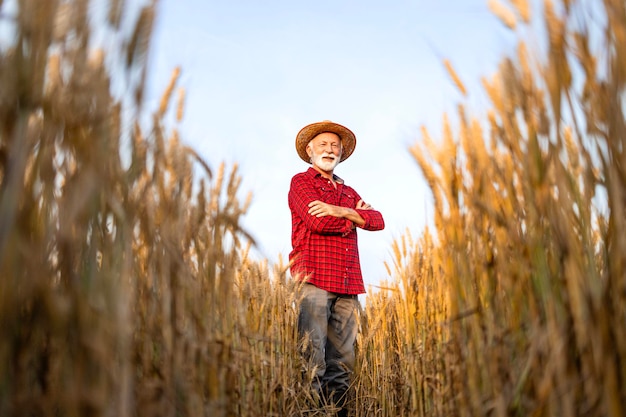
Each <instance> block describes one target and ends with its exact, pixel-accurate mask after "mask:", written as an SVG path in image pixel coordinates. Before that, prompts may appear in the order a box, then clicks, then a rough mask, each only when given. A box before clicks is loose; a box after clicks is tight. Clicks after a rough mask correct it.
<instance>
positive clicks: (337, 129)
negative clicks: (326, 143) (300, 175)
mask: <svg viewBox="0 0 626 417" xmlns="http://www.w3.org/2000/svg"><path fill="white" fill-rule="evenodd" d="M324 132H331V133H334V134H336V135H337V136H339V139H341V145H342V148H343V153H342V154H341V159H340V160H339V162H343V161H345V160H346V159H348V157H349V156H350V155H352V152H354V147H355V146H356V136H354V133H352V131H351V130H350V129H348V128H347V127H345V126H342V125H340V124H338V123H333V122H331V121H330V120H324V121H322V122H317V123H311V124H310V125H307V126H304V127H303V128H302V129H300V131H299V132H298V135H297V136H296V150H297V151H298V155H300V158H302V160H303V161H304V162H306V163H310V162H311V158H310V157H309V155H308V154H307V153H306V145H308V144H309V142H310V141H311V139H313V138H314V137H315V136H317V135H319V134H320V133H324Z"/></svg>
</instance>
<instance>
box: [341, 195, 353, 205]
mask: <svg viewBox="0 0 626 417" xmlns="http://www.w3.org/2000/svg"><path fill="white" fill-rule="evenodd" d="M341 205H342V206H343V207H350V208H355V207H356V195H355V194H354V193H351V192H347V193H343V195H342V196H341Z"/></svg>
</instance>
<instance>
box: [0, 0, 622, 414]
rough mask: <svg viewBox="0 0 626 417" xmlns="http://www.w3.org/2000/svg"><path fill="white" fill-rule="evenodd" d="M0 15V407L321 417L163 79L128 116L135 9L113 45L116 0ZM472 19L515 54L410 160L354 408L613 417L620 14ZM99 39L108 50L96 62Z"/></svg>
mask: <svg viewBox="0 0 626 417" xmlns="http://www.w3.org/2000/svg"><path fill="white" fill-rule="evenodd" d="M16 3H17V6H18V7H17V13H16V14H15V15H12V14H11V15H9V14H7V13H5V9H6V7H5V6H6V4H3V2H2V1H0V12H2V13H1V15H0V25H6V26H7V28H9V29H10V31H11V33H12V34H13V40H12V44H11V45H10V46H9V47H6V48H4V49H0V54H1V56H0V92H1V94H0V187H1V193H0V415H2V416H76V417H78V416H326V415H328V416H330V415H333V414H332V413H333V409H332V405H330V404H328V405H325V404H322V405H321V406H315V404H316V400H317V399H316V398H313V397H312V396H311V394H309V393H308V390H307V389H306V387H307V386H308V383H309V381H310V378H311V377H312V375H309V374H307V373H306V372H302V370H303V369H306V368H305V365H306V364H304V363H303V362H302V357H301V355H300V350H301V349H302V348H303V346H302V345H301V344H300V342H299V341H298V339H297V332H296V329H295V323H296V318H297V306H298V299H297V298H296V296H295V294H296V293H297V286H298V284H297V283H296V282H295V281H294V280H293V279H292V277H291V276H290V275H289V270H288V264H287V263H286V262H284V261H283V260H282V259H267V260H264V261H260V262H259V261H256V260H253V259H252V258H251V257H250V256H249V253H250V250H251V248H252V247H253V246H254V245H255V242H254V240H253V239H252V238H251V236H250V235H249V234H248V233H247V231H246V230H245V229H244V228H243V227H242V226H241V219H242V218H243V216H245V215H246V213H247V212H248V210H249V209H250V207H251V206H253V202H252V198H251V197H250V196H249V197H248V198H246V199H245V200H243V201H241V200H240V199H239V198H238V195H239V194H238V192H239V186H240V183H241V177H240V176H239V174H238V170H237V166H231V167H227V166H224V165H222V166H218V167H211V166H209V165H208V164H207V163H206V162H205V161H204V160H203V158H202V156H201V155H199V154H198V153H197V152H196V151H195V150H194V149H192V148H190V147H188V146H186V145H185V144H184V141H183V140H182V138H180V137H179V133H178V128H179V126H180V124H181V123H183V122H184V110H185V91H184V89H182V88H181V87H179V85H178V77H179V75H180V69H175V70H174V71H173V73H172V79H171V82H170V84H169V85H167V86H163V87H164V88H163V91H164V92H163V95H162V99H161V101H160V103H159V105H158V108H156V109H149V108H146V106H145V103H144V96H145V89H146V86H145V83H146V77H147V74H148V73H149V71H150V68H148V60H147V55H148V52H149V49H150V40H151V34H152V25H153V22H154V19H155V13H156V6H155V3H150V4H148V5H146V6H144V7H143V8H142V9H141V10H140V11H139V12H138V13H137V14H136V15H133V16H132V19H131V21H132V22H133V25H132V29H133V30H130V31H127V30H122V26H123V23H122V22H123V17H124V16H126V17H128V13H129V11H128V5H126V3H125V2H123V1H121V0H110V1H108V2H106V3H105V4H106V5H107V8H106V13H104V15H103V16H99V18H100V19H99V20H98V19H95V20H94V18H93V16H90V7H89V2H88V1H86V0H65V1H61V0H48V1H45V2H42V1H36V0H18V1H17V2H16ZM489 5H490V7H491V9H492V11H493V13H494V14H496V15H497V16H498V17H500V18H501V20H502V22H503V24H505V25H507V26H508V27H509V28H510V30H511V31H513V32H515V33H519V38H520V39H519V43H518V46H517V49H516V51H515V53H514V54H512V56H509V57H503V59H502V61H501V64H500V67H499V70H498V71H497V72H496V73H495V74H488V75H485V78H484V79H483V89H484V92H485V93H486V95H487V96H488V98H489V101H490V106H489V109H488V110H487V111H486V112H485V113H484V114H482V115H472V114H471V111H470V109H468V108H466V107H465V106H464V105H463V104H462V103H459V105H458V111H457V113H456V114H454V115H442V126H443V134H442V137H436V138H434V137H432V136H431V134H430V132H429V131H428V130H427V129H426V128H423V129H422V131H421V137H420V139H419V140H418V141H416V143H415V144H414V145H413V146H412V147H411V149H409V150H408V152H410V153H411V154H412V155H413V156H414V158H415V161H416V163H417V164H418V166H419V168H420V170H421V172H422V173H423V176H424V178H425V179H426V181H427V182H428V184H429V187H430V190H431V192H432V195H433V197H434V202H435V219H434V228H433V229H432V230H430V229H426V230H424V231H423V232H420V235H419V236H414V234H415V233H413V234H412V233H411V231H407V232H406V234H405V235H403V236H402V237H401V238H399V239H398V240H397V241H396V242H394V244H393V246H392V248H391V252H392V253H393V256H392V259H391V260H390V261H388V263H387V269H388V272H389V278H388V281H387V282H385V283H384V284H383V285H382V288H381V289H380V290H379V291H376V292H374V293H372V294H369V295H368V297H367V299H366V302H365V303H364V305H363V306H362V310H361V311H360V320H361V323H360V333H359V337H358V340H357V372H356V375H355V380H354V386H353V392H352V393H351V394H352V395H351V398H350V403H351V405H352V408H353V411H352V414H351V415H352V416H354V417H366V416H367V417H370V416H376V417H388V416H530V415H532V416H611V417H618V416H623V415H626V405H625V404H626V326H624V323H625V321H626V234H624V232H623V231H624V230H626V224H625V222H626V119H625V117H624V104H625V103H626V89H625V87H626V3H625V2H624V1H623V0H598V1H596V2H595V3H594V7H589V3H588V2H584V1H575V0H562V1H556V0H555V1H551V0H545V1H544V2H543V8H542V10H541V11H540V13H537V12H538V11H537V10H532V9H531V6H530V4H529V2H528V1H526V0H509V1H507V2H504V0H502V1H501V2H499V1H497V0H492V1H490V2H489ZM533 22H540V23H541V24H542V25H543V27H545V35H546V39H545V40H544V42H545V45H546V48H545V51H542V50H537V49H534V48H533V47H531V46H529V45H528V44H527V43H526V42H525V40H524V38H523V36H522V35H523V31H521V30H520V28H525V27H528V26H529V25H531V24H532V23H533ZM103 31H104V32H105V33H107V35H108V36H110V37H111V38H112V39H115V40H116V42H114V44H115V45H119V48H117V49H115V48H114V49H112V50H102V49H98V48H93V47H92V43H91V42H90V41H91V39H92V38H93V37H94V36H95V33H96V32H97V33H102V32H103ZM126 33H128V34H126ZM443 64H444V67H445V68H446V69H447V71H448V72H449V75H450V80H451V83H453V84H454V85H456V86H457V87H458V88H459V90H460V91H461V93H463V94H466V93H467V88H466V86H465V85H464V83H463V72H462V69H461V70H459V69H456V68H453V67H452V65H451V64H450V62H448V61H445V62H444V63H443ZM112 74H118V75H117V76H116V77H114V76H113V75H112ZM119 74H123V76H121V77H120V76H119ZM120 85H121V87H120ZM120 91H126V92H127V93H120ZM620 231H621V232H620Z"/></svg>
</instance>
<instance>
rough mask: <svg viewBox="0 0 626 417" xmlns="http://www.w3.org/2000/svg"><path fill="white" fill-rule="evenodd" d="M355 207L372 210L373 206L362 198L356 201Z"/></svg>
mask: <svg viewBox="0 0 626 417" xmlns="http://www.w3.org/2000/svg"><path fill="white" fill-rule="evenodd" d="M356 208H357V210H374V207H372V206H370V205H369V204H367V203H366V202H365V201H363V200H359V202H358V203H356Z"/></svg>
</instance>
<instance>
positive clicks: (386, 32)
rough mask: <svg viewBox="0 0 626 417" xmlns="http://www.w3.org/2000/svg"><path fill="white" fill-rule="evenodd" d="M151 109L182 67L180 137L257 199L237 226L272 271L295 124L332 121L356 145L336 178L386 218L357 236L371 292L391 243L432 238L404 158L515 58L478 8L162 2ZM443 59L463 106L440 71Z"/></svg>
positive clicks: (498, 27) (394, 0)
mask: <svg viewBox="0 0 626 417" xmlns="http://www.w3.org/2000/svg"><path fill="white" fill-rule="evenodd" d="M158 7H159V9H158V14H157V22H156V25H155V31H154V35H153V38H152V46H151V48H152V49H151V56H150V62H151V63H150V72H149V74H150V78H149V85H150V89H151V90H152V91H153V92H154V93H153V96H152V97H151V100H152V101H153V103H152V104H151V103H148V105H149V106H152V107H153V108H156V107H157V104H156V103H157V102H158V97H160V94H161V92H162V91H163V90H164V89H165V87H166V86H167V84H168V82H169V79H170V76H171V73H172V71H173V70H174V68H176V67H180V68H181V77H180V81H179V86H180V87H183V88H185V90H186V94H187V96H186V104H185V118H184V120H183V122H182V124H181V125H180V126H178V129H179V131H180V133H181V139H182V141H183V142H184V143H185V144H187V145H189V146H191V147H193V148H194V149H195V150H196V151H197V152H198V153H199V154H200V155H201V156H202V157H203V158H204V159H205V160H206V161H207V162H208V163H209V165H210V166H211V167H212V168H213V169H214V170H215V169H216V168H217V167H218V166H219V164H220V163H222V162H224V163H225V164H226V166H227V168H228V169H230V168H232V167H233V166H234V164H237V165H238V169H239V174H240V176H241V177H242V184H241V190H240V195H241V199H242V200H243V199H244V198H245V196H246V195H247V193H248V192H251V193H252V194H253V199H252V204H251V206H250V209H249V212H248V214H247V215H246V216H245V218H244V222H243V226H244V227H245V228H246V229H247V230H248V231H249V232H250V233H251V234H252V235H253V236H254V238H255V239H256V242H257V244H258V246H257V247H256V248H255V250H254V253H253V256H255V257H257V258H258V259H267V260H268V261H269V262H270V264H273V263H276V262H278V259H279V255H280V256H282V258H283V259H284V260H286V259H287V257H288V254H289V252H290V250H291V216H290V212H289V208H288V205H287V193H288V190H289V184H290V181H291V178H292V176H293V175H295V174H296V173H298V172H302V171H305V170H306V169H307V168H308V165H307V164H306V163H304V162H303V161H301V160H300V158H299V157H298V156H297V153H296V150H295V145H294V143H295V137H296V134H297V133H298V131H299V130H300V128H302V127H303V126H305V125H307V124H309V123H312V122H317V121H321V120H332V121H334V122H337V123H340V124H343V125H345V126H347V127H348V128H350V129H351V130H352V131H353V132H354V133H355V134H356V137H357V145H356V149H355V152H354V153H353V154H352V156H351V157H350V158H349V159H347V160H346V161H344V162H342V163H341V164H339V165H338V166H337V168H336V169H335V174H337V175H339V176H340V177H341V178H343V179H344V181H345V182H346V184H348V185H350V186H352V187H353V188H354V189H355V190H356V191H357V192H358V193H359V194H360V195H361V196H362V197H363V199H364V200H365V201H366V202H367V203H369V204H371V205H372V206H373V207H374V208H375V209H377V210H379V211H380V212H381V213H382V214H383V217H384V219H385V223H386V227H385V230H383V231H378V232H367V231H363V230H361V231H359V247H360V255H361V265H362V270H363V276H364V281H365V284H366V288H367V289H368V291H372V290H375V289H376V286H378V285H380V284H381V283H382V282H383V281H385V280H389V276H388V274H387V271H386V269H385V267H384V262H385V261H387V262H392V249H391V248H392V243H393V242H394V241H395V240H397V239H400V238H401V237H402V235H403V234H405V233H406V231H407V230H408V231H409V232H410V233H411V235H412V236H413V238H419V237H420V236H421V235H422V233H423V231H424V229H425V227H426V226H429V227H432V223H433V208H432V195H431V193H430V191H429V189H428V186H427V184H426V182H425V180H424V178H423V176H422V174H421V172H420V169H419V167H418V165H417V163H416V162H415V160H414V159H413V157H412V156H411V154H410V152H409V147H410V146H411V145H413V144H414V143H416V142H418V141H420V140H421V133H420V128H421V127H422V126H424V127H426V128H427V129H428V131H429V132H430V133H431V136H432V137H433V138H434V139H437V138H438V136H439V135H440V131H441V126H442V120H443V115H444V114H445V113H447V114H449V115H451V116H453V115H454V114H455V112H456V108H457V106H458V104H460V103H463V104H465V105H466V106H467V108H468V110H469V112H470V115H480V114H481V112H484V111H485V109H486V108H487V106H488V102H487V100H486V99H485V97H484V96H481V92H482V88H481V86H480V79H481V77H483V76H487V77H490V76H491V75H492V74H493V72H495V70H496V69H497V65H498V63H499V62H500V61H501V60H502V58H504V57H505V56H506V55H507V54H511V53H513V48H514V46H515V43H516V41H515V39H516V38H515V35H514V34H513V33H512V32H511V31H510V30H509V29H507V28H506V27H505V26H504V25H503V24H502V23H501V22H500V21H499V20H498V19H497V18H496V17H495V16H494V15H493V14H492V13H491V12H490V11H489V8H488V6H487V0H438V1H432V0H412V1H411V0H389V1H386V2H382V1H371V0H361V1H353V0H332V1H331V0H316V1H304V0H290V1H287V0H267V1H263V2H261V1H258V0H255V1H252V0H228V1H227V0H186V1H180V0H160V3H159V6H158ZM444 59H448V60H450V62H451V63H452V65H453V66H454V67H455V69H456V72H457V73H458V74H459V76H460V77H461V79H462V80H463V82H464V83H465V84H466V86H467V88H468V90H469V94H468V95H467V96H466V97H463V96H462V95H461V94H460V93H459V91H458V90H457V89H456V87H455V86H454V84H453V82H452V80H451V79H450V77H449V75H448V73H447V72H446V70H445V68H444V66H443V60H444Z"/></svg>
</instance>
